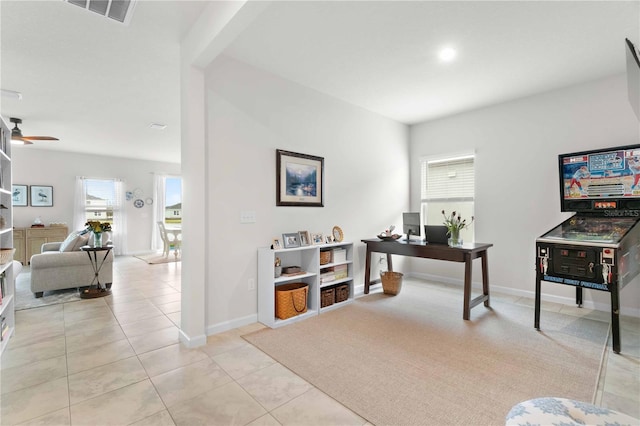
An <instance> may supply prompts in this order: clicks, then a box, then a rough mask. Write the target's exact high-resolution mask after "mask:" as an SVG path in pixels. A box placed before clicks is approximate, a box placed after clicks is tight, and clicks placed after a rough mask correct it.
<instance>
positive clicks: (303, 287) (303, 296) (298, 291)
mask: <svg viewBox="0 0 640 426" xmlns="http://www.w3.org/2000/svg"><path fill="white" fill-rule="evenodd" d="M275 292H276V294H275V299H276V317H278V318H280V319H287V318H291V317H295V316H296V315H300V314H303V313H305V312H307V294H308V293H309V285H308V284H305V283H289V284H282V285H279V286H277V287H276V289H275Z"/></svg>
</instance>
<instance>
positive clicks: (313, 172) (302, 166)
mask: <svg viewBox="0 0 640 426" xmlns="http://www.w3.org/2000/svg"><path fill="white" fill-rule="evenodd" d="M323 192H324V158H322V157H315V156H313V155H306V154H299V153H296V152H289V151H283V150H281V149H278V150H276V205H277V206H303V207H323V206H324V194H323Z"/></svg>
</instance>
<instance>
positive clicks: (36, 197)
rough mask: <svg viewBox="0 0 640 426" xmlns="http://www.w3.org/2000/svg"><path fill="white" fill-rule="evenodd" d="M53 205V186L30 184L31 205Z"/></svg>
mask: <svg viewBox="0 0 640 426" xmlns="http://www.w3.org/2000/svg"><path fill="white" fill-rule="evenodd" d="M51 206H53V186H41V185H31V207H51Z"/></svg>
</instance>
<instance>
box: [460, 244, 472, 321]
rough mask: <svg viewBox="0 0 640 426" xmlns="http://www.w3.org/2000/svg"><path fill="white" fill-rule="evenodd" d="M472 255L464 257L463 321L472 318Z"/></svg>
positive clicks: (468, 254)
mask: <svg viewBox="0 0 640 426" xmlns="http://www.w3.org/2000/svg"><path fill="white" fill-rule="evenodd" d="M471 266H472V265H471V254H470V253H467V254H465V256H464V306H463V308H462V319H463V320H469V318H470V317H471V271H472V268H471Z"/></svg>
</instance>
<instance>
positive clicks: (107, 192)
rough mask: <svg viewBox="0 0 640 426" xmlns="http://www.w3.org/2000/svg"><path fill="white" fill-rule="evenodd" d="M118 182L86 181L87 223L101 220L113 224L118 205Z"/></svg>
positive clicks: (103, 180)
mask: <svg viewBox="0 0 640 426" xmlns="http://www.w3.org/2000/svg"><path fill="white" fill-rule="evenodd" d="M115 185H116V182H115V181H114V180H108V179H85V180H84V193H85V194H84V196H85V212H86V218H87V221H89V220H99V221H100V222H109V223H111V224H113V209H114V206H116V205H117V203H116V186H115Z"/></svg>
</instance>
